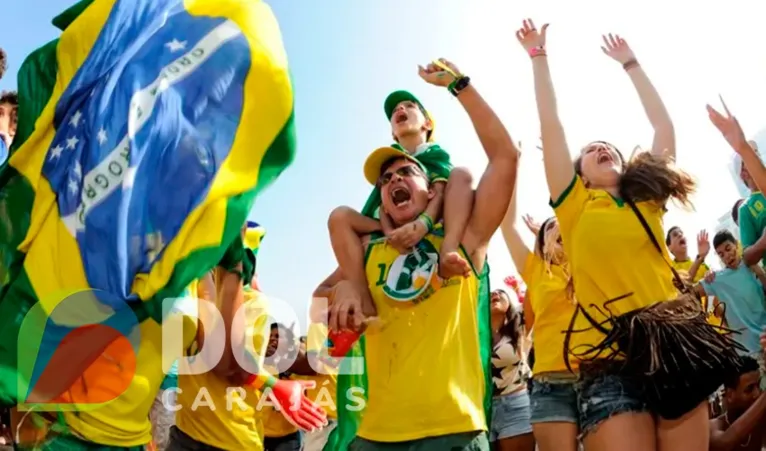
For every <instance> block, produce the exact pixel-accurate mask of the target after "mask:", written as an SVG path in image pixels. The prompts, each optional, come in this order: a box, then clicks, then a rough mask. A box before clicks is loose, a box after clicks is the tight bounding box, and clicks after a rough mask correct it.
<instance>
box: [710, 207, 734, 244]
mask: <svg viewBox="0 0 766 451" xmlns="http://www.w3.org/2000/svg"><path fill="white" fill-rule="evenodd" d="M719 230H728V231H729V232H731V233H732V235H734V236H736V237H739V227H737V224H734V218H732V217H731V210H726V213H724V214H723V215H721V216H720V217H719V218H718V222H716V225H715V231H716V232H718V231H719ZM710 239H711V240H712V236H711V238H710Z"/></svg>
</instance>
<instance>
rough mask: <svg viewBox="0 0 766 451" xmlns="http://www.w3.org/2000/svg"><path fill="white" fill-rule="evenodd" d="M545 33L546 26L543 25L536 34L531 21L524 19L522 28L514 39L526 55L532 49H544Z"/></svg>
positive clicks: (546, 30)
mask: <svg viewBox="0 0 766 451" xmlns="http://www.w3.org/2000/svg"><path fill="white" fill-rule="evenodd" d="M547 32H548V24H544V25H543V26H542V28H541V29H540V31H539V32H538V31H537V28H536V27H535V23H534V22H532V19H524V22H523V23H522V27H521V28H519V29H518V30H517V31H516V39H518V40H519V44H521V46H522V47H524V50H526V51H527V53H531V52H532V51H533V50H534V49H540V50H542V49H545V39H546V35H547Z"/></svg>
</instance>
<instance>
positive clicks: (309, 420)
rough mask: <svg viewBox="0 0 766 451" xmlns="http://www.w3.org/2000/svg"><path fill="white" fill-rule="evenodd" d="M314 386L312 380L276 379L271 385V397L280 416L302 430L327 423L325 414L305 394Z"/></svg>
mask: <svg viewBox="0 0 766 451" xmlns="http://www.w3.org/2000/svg"><path fill="white" fill-rule="evenodd" d="M314 387H316V382H314V381H289V380H281V379H280V380H278V381H277V383H276V384H274V386H273V387H271V399H272V401H274V404H276V405H277V406H278V407H279V411H280V412H281V413H282V416H284V417H285V419H286V420H287V421H289V422H290V424H292V425H293V426H295V427H297V428H300V429H301V430H303V431H309V432H310V431H314V430H316V429H320V428H322V427H324V426H325V425H327V414H326V413H325V412H324V410H322V408H321V407H319V406H318V405H316V404H315V403H313V402H312V401H311V400H310V399H309V398H308V397H307V396H306V393H305V391H306V389H310V388H314Z"/></svg>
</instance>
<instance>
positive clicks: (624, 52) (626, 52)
mask: <svg viewBox="0 0 766 451" xmlns="http://www.w3.org/2000/svg"><path fill="white" fill-rule="evenodd" d="M601 38H602V39H603V40H604V45H602V46H601V50H602V51H603V52H604V54H605V55H606V56H608V57H609V58H612V59H613V60H615V61H617V62H618V63H620V64H625V63H629V62H631V61H635V60H636V55H635V54H634V53H633V50H632V49H631V48H630V45H628V41H626V40H625V39H623V38H622V37H621V36H620V35H619V34H612V33H609V34H605V35H601Z"/></svg>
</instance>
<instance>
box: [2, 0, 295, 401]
mask: <svg viewBox="0 0 766 451" xmlns="http://www.w3.org/2000/svg"><path fill="white" fill-rule="evenodd" d="M53 24H54V25H55V26H57V27H58V28H59V29H60V30H61V31H62V33H61V36H60V37H59V38H58V39H56V40H54V41H51V42H49V43H47V44H45V45H44V46H42V47H40V48H39V49H37V50H35V51H34V52H33V53H32V54H30V55H29V56H28V57H27V59H26V60H25V62H24V63H23V65H22V67H21V69H20V71H19V75H18V80H19V89H18V90H19V96H20V102H19V103H20V107H19V125H18V130H17V135H16V139H15V140H14V143H13V147H12V148H11V156H10V159H9V160H8V162H7V163H6V164H5V166H4V167H3V169H2V173H1V174H0V217H1V218H2V220H0V331H1V332H0V333H2V337H0V401H1V402H2V403H4V404H16V403H24V402H25V401H27V400H28V396H29V393H31V392H32V391H33V390H36V389H39V388H40V387H37V386H36V385H39V381H40V380H43V379H45V380H55V383H56V384H58V388H60V389H66V387H68V386H70V385H72V384H73V383H74V382H75V380H76V379H77V378H78V377H79V376H80V375H81V374H82V373H83V371H84V369H85V368H88V367H89V366H88V365H92V364H93V363H94V362H95V361H96V360H98V359H100V358H102V351H103V350H104V349H105V348H106V347H107V346H109V342H110V340H114V339H115V334H114V333H112V334H101V335H99V334H96V335H93V334H92V333H91V332H92V331H93V327H92V326H94V325H95V324H96V323H98V324H100V325H104V326H107V327H108V328H110V330H112V332H115V331H116V333H117V335H126V334H130V327H128V326H129V325H130V321H127V322H126V321H120V320H115V317H120V318H124V317H132V318H133V319H134V324H135V323H138V322H141V321H151V320H153V321H158V322H159V321H162V305H161V301H162V300H163V299H166V298H175V297H179V296H181V294H182V293H183V291H184V288H185V287H186V286H188V285H189V284H190V283H191V282H192V281H193V280H196V279H198V278H199V277H201V276H202V275H203V274H205V273H206V272H208V271H209V270H210V269H212V268H213V267H214V266H215V265H216V264H217V263H218V262H219V261H220V260H221V258H222V256H223V255H224V252H225V250H226V249H227V248H228V247H229V245H230V244H232V243H233V242H234V240H235V238H236V237H238V236H239V235H240V232H241V230H242V226H243V224H245V221H246V218H247V215H248V213H249V212H250V210H251V208H252V206H253V202H254V200H255V198H256V196H257V195H258V193H260V192H261V191H262V190H263V189H264V188H265V187H267V186H268V185H269V184H271V183H272V182H273V181H274V180H275V179H276V178H277V177H278V176H279V174H280V173H281V172H282V171H283V170H284V169H285V168H286V167H287V166H288V165H289V164H290V163H291V162H292V160H293V158H294V155H295V129H294V117H293V113H294V110H293V86H292V83H291V80H290V76H289V72H288V66H287V58H286V55H285V50H284V47H283V44H282V39H281V35H280V31H279V26H278V24H277V22H276V20H275V18H274V16H273V14H272V12H271V10H270V8H269V7H268V6H267V5H266V4H265V3H264V2H262V1H260V0H248V1H243V0H82V1H80V2H79V3H77V4H76V5H74V6H72V7H71V8H69V9H68V10H66V11H65V12H63V13H62V14H61V15H59V16H58V17H56V18H55V19H54V20H53ZM75 292H89V293H95V294H93V295H92V296H90V297H79V298H78V299H80V300H79V301H76V302H85V303H87V302H92V303H93V304H95V305H89V306H87V307H88V308H82V309H77V308H74V307H72V305H71V304H72V302H75V301H72V297H71V296H69V295H71V294H72V293H75ZM64 301H66V302H64ZM93 301H95V302H93ZM63 304H68V305H67V310H68V312H69V313H72V314H73V315H75V316H76V315H77V314H79V313H77V312H81V313H82V314H81V317H71V316H70V317H69V318H68V320H67V321H53V323H55V324H51V319H52V318H54V319H55V318H56V317H57V315H56V314H55V313H56V310H59V309H61V308H62V305H63ZM75 307H76V306H75ZM30 311H33V312H36V313H35V314H34V315H31V314H30V313H29V312H30ZM40 312H42V314H40ZM73 312H75V313H73ZM94 312H95V313H94ZM59 316H60V315H59ZM68 339H70V340H69V344H71V343H76V344H77V346H75V347H74V348H73V347H72V346H63V347H64V348H67V349H70V350H71V349H76V352H77V353H78V355H77V356H76V357H77V359H75V360H76V362H78V365H79V366H78V367H76V368H70V367H72V365H71V362H72V360H71V359H70V360H69V363H70V365H68V366H67V365H64V363H62V364H61V365H64V367H62V366H61V365H54V363H55V362H67V359H66V358H64V359H62V358H60V357H61V356H58V357H57V355H56V354H57V352H58V351H57V350H59V349H61V348H62V346H57V345H56V344H57V343H59V344H61V343H64V342H67V340H68ZM58 353H60V352H58ZM21 357H23V359H22V360H24V362H21V363H20V362H19V358H21ZM22 363H23V364H22ZM22 367H23V368H27V367H28V368H32V369H30V370H29V371H27V370H26V369H24V370H23V371H20V368H22ZM45 374H49V375H50V374H56V375H57V377H54V378H51V377H47V378H46V377H44V376H45ZM55 388H56V387H43V389H44V391H46V392H49V393H55V392H56V390H54V389H55Z"/></svg>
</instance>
